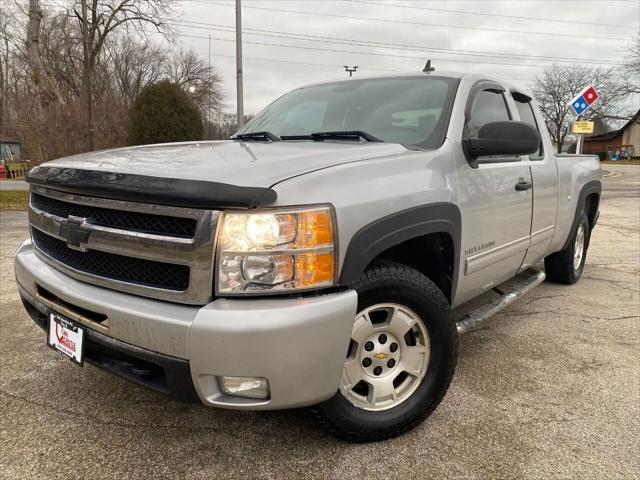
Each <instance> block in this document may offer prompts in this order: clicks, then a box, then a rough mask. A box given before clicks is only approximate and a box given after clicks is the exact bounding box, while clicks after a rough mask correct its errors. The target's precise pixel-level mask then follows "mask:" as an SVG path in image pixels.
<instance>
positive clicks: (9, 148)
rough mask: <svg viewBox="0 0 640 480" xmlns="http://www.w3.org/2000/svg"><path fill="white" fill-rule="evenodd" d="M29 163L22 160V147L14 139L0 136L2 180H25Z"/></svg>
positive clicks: (0, 176) (0, 175)
mask: <svg viewBox="0 0 640 480" xmlns="http://www.w3.org/2000/svg"><path fill="white" fill-rule="evenodd" d="M28 170H29V162H28V161H25V160H24V159H23V158H22V145H21V144H20V142H19V141H18V140H16V139H14V138H9V137H4V136H0V178H23V177H24V176H25V174H26V173H27V171H28Z"/></svg>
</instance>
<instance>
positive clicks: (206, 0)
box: [181, 0, 628, 41]
mask: <svg viewBox="0 0 640 480" xmlns="http://www.w3.org/2000/svg"><path fill="white" fill-rule="evenodd" d="M181 1H184V2H195V3H205V4H212V5H220V6H229V4H227V3H221V2H217V1H213V0H181ZM244 8H251V9H254V10H263V11H269V12H279V13H295V14H299V15H315V16H320V17H331V18H348V19H352V20H366V21H368V22H384V23H399V24H404V25H419V26H421V27H436V28H457V29H462V30H483V31H489V32H502V33H512V34H526V35H543V36H556V37H568V38H580V39H585V38H592V39H598V40H623V41H626V40H628V39H627V38H621V37H599V36H593V35H578V34H571V33H555V32H533V31H527V30H507V29H499V28H488V27H469V26H462V25H449V24H437V23H422V22H410V21H407V20H394V19H391V18H371V17H359V16H356V15H342V14H337V13H323V12H304V11H300V10H289V9H284V8H272V7H256V6H254V5H246V6H245V7H244Z"/></svg>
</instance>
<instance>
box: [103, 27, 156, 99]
mask: <svg viewBox="0 0 640 480" xmlns="http://www.w3.org/2000/svg"><path fill="white" fill-rule="evenodd" d="M107 52H108V61H109V62H110V63H111V65H112V69H113V73H112V74H113V82H114V84H115V85H114V86H115V89H116V91H117V92H118V94H119V95H120V96H121V98H122V100H123V101H124V103H125V104H126V105H127V106H131V105H132V104H133V101H134V100H135V99H136V97H137V96H138V94H139V93H140V90H142V89H143V88H144V87H146V86H147V85H149V84H151V83H154V82H157V81H158V80H160V79H162V77H163V75H164V70H165V64H166V62H167V55H166V54H165V53H164V49H163V48H161V47H159V46H157V45H153V44H152V43H150V42H149V41H148V40H147V41H139V40H134V39H132V38H130V37H122V38H117V39H116V40H114V41H113V42H109V44H108V46H107Z"/></svg>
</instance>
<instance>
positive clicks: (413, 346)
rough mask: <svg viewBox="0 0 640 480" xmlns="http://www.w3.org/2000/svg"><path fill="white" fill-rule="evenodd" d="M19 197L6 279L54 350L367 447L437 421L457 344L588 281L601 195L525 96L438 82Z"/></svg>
mask: <svg viewBox="0 0 640 480" xmlns="http://www.w3.org/2000/svg"><path fill="white" fill-rule="evenodd" d="M28 181H29V183H30V189H31V193H30V205H29V225H30V234H31V238H30V239H29V240H27V241H25V242H24V244H23V245H22V246H21V247H20V248H19V250H18V252H17V254H16V258H15V273H16V279H17V283H18V288H19V291H20V294H21V296H22V299H23V302H24V305H25V307H26V309H27V311H28V313H29V314H30V316H31V317H32V318H33V320H34V321H35V323H36V324H37V325H38V326H40V327H41V328H42V329H43V330H45V331H46V332H47V344H48V345H49V346H50V347H51V348H52V349H54V350H56V351H57V352H59V353H60V354H62V355H65V356H67V357H69V358H70V359H71V360H73V361H74V362H76V363H78V364H80V365H82V364H83V363H84V362H85V361H86V362H89V363H91V364H94V365H96V366H98V367H101V368H103V369H105V370H107V371H110V372H112V373H115V374H117V375H119V376H121V377H124V378H126V379H129V380H132V381H134V382H137V383H139V384H142V385H146V386H147V387H150V388H152V389H154V390H156V391H159V392H164V393H167V394H171V395H173V396H174V397H176V398H180V399H185V400H190V399H194V400H199V401H201V402H202V403H204V404H205V405H209V406H213V407H221V408H233V409H245V410H269V409H283V408H292V407H302V406H313V408H312V411H313V412H314V414H315V416H316V417H317V419H318V420H319V422H320V423H321V424H322V425H323V426H325V427H326V428H327V429H328V431H329V432H331V433H332V434H334V435H336V436H338V437H340V438H343V439H346V440H350V441H360V442H365V441H375V440H380V439H384V438H389V437H391V436H394V435H398V434H400V433H402V432H404V431H407V430H408V429H410V428H411V427H413V426H415V425H416V424H417V423H419V422H420V421H421V420H422V419H424V418H425V417H426V416H428V415H429V414H430V413H431V412H432V411H433V410H434V409H435V408H436V406H437V405H438V403H439V402H440V401H441V400H442V398H443V396H444V395H445V393H446V391H447V388H448V386H449V383H450V382H451V379H452V376H453V373H454V370H455V366H456V357H457V344H458V335H459V334H460V333H463V332H465V331H468V330H472V329H474V328H476V327H477V326H478V325H479V324H480V322H482V321H484V320H485V319H486V318H488V317H489V316H491V315H492V314H493V313H495V312H496V311H498V310H499V309H500V308H503V307H504V306H505V305H507V304H508V303H509V302H511V301H512V300H514V299H515V298H517V297H518V296H520V295H521V294H523V293H525V292H527V291H528V290H530V289H531V288H533V287H534V286H535V285H537V284H539V283H540V282H541V281H543V280H544V278H545V273H546V278H547V279H548V280H550V281H553V282H556V283H563V284H572V283H574V282H576V281H577V280H578V279H579V278H580V275H581V273H582V270H583V267H584V262H585V258H586V253H587V248H588V246H589V238H590V235H591V232H592V231H593V228H594V227H595V224H596V221H597V219H598V204H599V199H600V192H601V170H600V165H599V161H598V158H597V157H595V156H577V155H554V153H553V147H552V145H551V142H550V139H549V135H548V133H547V131H546V129H545V126H544V122H543V120H542V117H541V115H540V112H539V111H538V108H537V107H536V104H535V101H534V100H533V99H532V97H531V94H530V93H529V92H528V91H527V90H525V89H522V88H518V87H516V86H513V85H510V84H508V83H506V82H503V81H500V80H496V79H491V78H489V77H486V76H483V75H470V74H457V73H440V72H430V71H427V72H424V73H417V74H416V73H413V74H408V75H398V76H393V77H389V76H386V77H380V78H358V79H352V80H346V81H338V82H329V83H319V84H314V85H310V86H307V87H304V88H299V89H296V90H294V91H292V92H290V93H288V94H286V95H284V96H282V97H281V98H280V99H278V100H276V101H275V102H274V103H273V104H271V105H270V106H268V107H267V108H266V109H265V110H263V111H262V112H261V113H259V114H258V115H257V116H256V117H255V118H253V119H252V120H251V121H250V122H249V123H248V124H247V125H246V126H245V127H244V128H242V129H241V130H240V131H239V132H237V133H236V134H235V136H234V137H233V138H232V139H230V140H228V141H216V142H192V143H179V144H163V145H149V146H141V147H135V148H120V149H115V150H107V151H100V152H92V153H87V154H82V155H77V156H74V157H69V158H64V159H60V160H56V161H53V162H49V163H46V164H44V165H41V166H39V167H36V168H34V169H33V170H32V171H31V172H30V173H29V176H28ZM542 261H544V271H543V270H542V267H541V263H542ZM537 265H540V266H539V267H536V266H537ZM514 277H517V278H516V280H513V279H514ZM505 282H506V284H509V285H512V286H511V287H504V286H503V284H505ZM499 286H500V288H498V287H499ZM491 289H495V291H496V292H499V293H500V294H501V295H502V296H501V297H499V298H498V299H497V300H492V301H491V303H486V304H482V305H480V307H478V308H476V309H475V310H472V311H471V312H470V313H468V315H467V316H466V317H464V318H463V319H462V320H460V321H459V322H458V323H457V324H456V322H454V321H453V320H452V319H451V316H450V311H451V309H452V308H455V307H457V306H459V305H462V304H463V303H465V302H468V301H469V300H471V299H474V298H475V297H478V296H479V295H481V294H483V293H484V292H488V291H489V290H491ZM485 296H486V295H485ZM485 296H483V298H484V297H485ZM476 301H477V300H476Z"/></svg>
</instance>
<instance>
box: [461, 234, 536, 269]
mask: <svg viewBox="0 0 640 480" xmlns="http://www.w3.org/2000/svg"><path fill="white" fill-rule="evenodd" d="M530 241H531V235H527V236H525V237H522V238H518V239H516V240H513V241H511V242H509V243H505V244H504V245H500V246H498V247H495V248H492V249H491V250H487V251H485V252H481V253H478V254H477V255H473V256H471V257H469V258H467V259H466V260H465V271H464V273H465V275H471V274H472V273H475V272H477V271H479V270H482V269H483V268H486V267H488V266H490V265H492V264H494V263H496V262H499V261H501V260H504V259H506V258H509V257H511V256H513V255H517V254H519V253H523V254H524V252H525V250H527V248H529V243H530Z"/></svg>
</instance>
